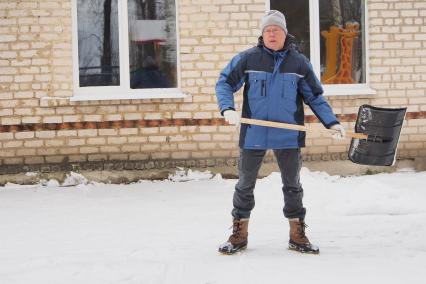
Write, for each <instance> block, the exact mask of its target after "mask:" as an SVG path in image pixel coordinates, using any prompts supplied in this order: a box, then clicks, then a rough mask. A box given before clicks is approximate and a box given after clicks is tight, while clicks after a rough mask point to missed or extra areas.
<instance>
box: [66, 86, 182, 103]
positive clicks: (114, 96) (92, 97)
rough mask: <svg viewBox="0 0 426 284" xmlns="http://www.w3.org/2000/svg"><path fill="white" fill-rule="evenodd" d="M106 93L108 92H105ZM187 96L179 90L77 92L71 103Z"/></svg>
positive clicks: (71, 98)
mask: <svg viewBox="0 0 426 284" xmlns="http://www.w3.org/2000/svg"><path fill="white" fill-rule="evenodd" d="M105 91H106V92H105ZM186 97H187V95H186V94H184V93H182V91H181V90H179V89H150V90H144V91H143V92H141V91H140V90H130V91H127V92H124V93H122V92H120V91H113V92H111V91H107V90H102V91H101V90H99V89H97V90H93V89H92V90H90V89H88V90H80V91H79V92H75V93H74V96H73V97H70V101H72V102H78V101H103V100H108V101H111V100H140V99H180V98H182V99H183V98H186Z"/></svg>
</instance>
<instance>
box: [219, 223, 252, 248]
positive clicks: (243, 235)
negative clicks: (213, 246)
mask: <svg viewBox="0 0 426 284" xmlns="http://www.w3.org/2000/svg"><path fill="white" fill-rule="evenodd" d="M248 223H249V219H234V221H233V224H232V235H231V236H229V239H228V241H227V242H225V243H223V244H221V245H220V247H219V252H220V253H223V254H234V253H236V252H238V251H241V250H244V249H245V248H246V247H247V236H248V232H247V231H248Z"/></svg>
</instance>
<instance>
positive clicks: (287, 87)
mask: <svg viewBox="0 0 426 284" xmlns="http://www.w3.org/2000/svg"><path fill="white" fill-rule="evenodd" d="M299 79H300V78H299V77H298V75H297V74H293V73H283V74H281V84H282V89H281V90H282V91H281V97H282V98H284V99H288V100H293V99H296V95H297V84H298V82H299Z"/></svg>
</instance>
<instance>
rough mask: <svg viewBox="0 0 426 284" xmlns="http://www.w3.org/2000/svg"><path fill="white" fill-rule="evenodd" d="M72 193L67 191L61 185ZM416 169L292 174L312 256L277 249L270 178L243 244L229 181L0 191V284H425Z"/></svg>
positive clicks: (275, 191) (201, 177)
mask: <svg viewBox="0 0 426 284" xmlns="http://www.w3.org/2000/svg"><path fill="white" fill-rule="evenodd" d="M76 183H79V184H78V185H75V186H72V185H73V184H76ZM425 183H426V172H421V173H415V172H411V171H403V172H397V173H393V174H378V175H371V176H358V177H339V176H329V175H327V174H325V173H321V172H310V171H309V170H307V169H303V171H302V184H303V186H304V189H305V199H304V201H305V206H306V207H307V209H308V214H307V220H306V221H307V223H308V225H309V228H308V229H307V233H308V236H309V237H310V239H311V241H312V242H313V243H315V244H317V245H318V246H319V247H320V249H321V253H320V255H304V254H299V253H296V252H293V251H289V250H287V241H288V224H287V222H286V220H285V219H284V218H283V216H282V193H281V189H280V188H281V181H280V175H279V174H278V173H273V174H271V175H270V176H268V177H266V178H264V179H260V180H258V184H257V188H256V191H255V195H256V207H255V209H254V210H253V214H252V218H251V220H250V226H249V247H248V248H247V250H246V251H245V252H243V253H239V254H237V255H233V256H225V255H220V254H219V253H218V252H217V248H218V245H219V244H220V243H221V242H223V241H225V240H226V239H227V237H228V235H229V233H230V230H229V226H230V225H231V217H230V210H231V200H232V194H233V186H234V184H235V180H225V179H222V178H221V177H220V176H215V177H212V176H211V175H210V174H209V173H196V172H195V173H194V172H190V173H189V174H176V175H175V176H173V177H171V178H170V180H167V181H140V182H138V183H134V184H129V185H111V184H98V183H88V182H87V180H84V178H81V177H79V176H78V175H73V176H70V178H69V179H68V180H67V181H66V182H65V183H64V184H62V185H59V184H58V183H57V182H55V181H49V182H44V183H42V184H39V185H32V186H18V185H13V184H8V185H6V186H4V187H0V283H2V284H9V283H25V284H35V283H42V284H49V283H52V284H53V283H54V284H57V283H70V284H71V283H72V284H77V283H88V284H96V283H102V284H103V283H129V284H130V283H134V284H141V283H143V284H145V283H185V284H189V283H197V284H207V283H209V284H213V283H233V284H234V283H263V284H266V283H268V284H269V283H286V284H291V283H298V284H300V283H328V284H334V283H336V284H337V283H339V284H341V283H345V284H347V283H357V284H359V283H386V284H389V283H398V284H400V283H426V269H425V268H426V205H425V203H426V185H425Z"/></svg>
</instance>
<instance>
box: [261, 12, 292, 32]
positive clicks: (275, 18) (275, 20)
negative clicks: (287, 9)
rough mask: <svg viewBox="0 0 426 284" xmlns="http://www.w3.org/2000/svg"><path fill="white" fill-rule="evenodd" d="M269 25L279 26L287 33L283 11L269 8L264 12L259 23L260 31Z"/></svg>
mask: <svg viewBox="0 0 426 284" xmlns="http://www.w3.org/2000/svg"><path fill="white" fill-rule="evenodd" d="M270 25H276V26H279V27H280V28H282V29H283V30H284V32H285V34H287V33H288V32H287V23H286V21H285V17H284V15H283V13H281V12H280V11H277V10H270V11H269V12H267V13H266V15H265V16H263V17H262V23H261V25H260V27H261V29H262V33H263V30H264V29H265V28H266V27H267V26H270Z"/></svg>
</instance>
